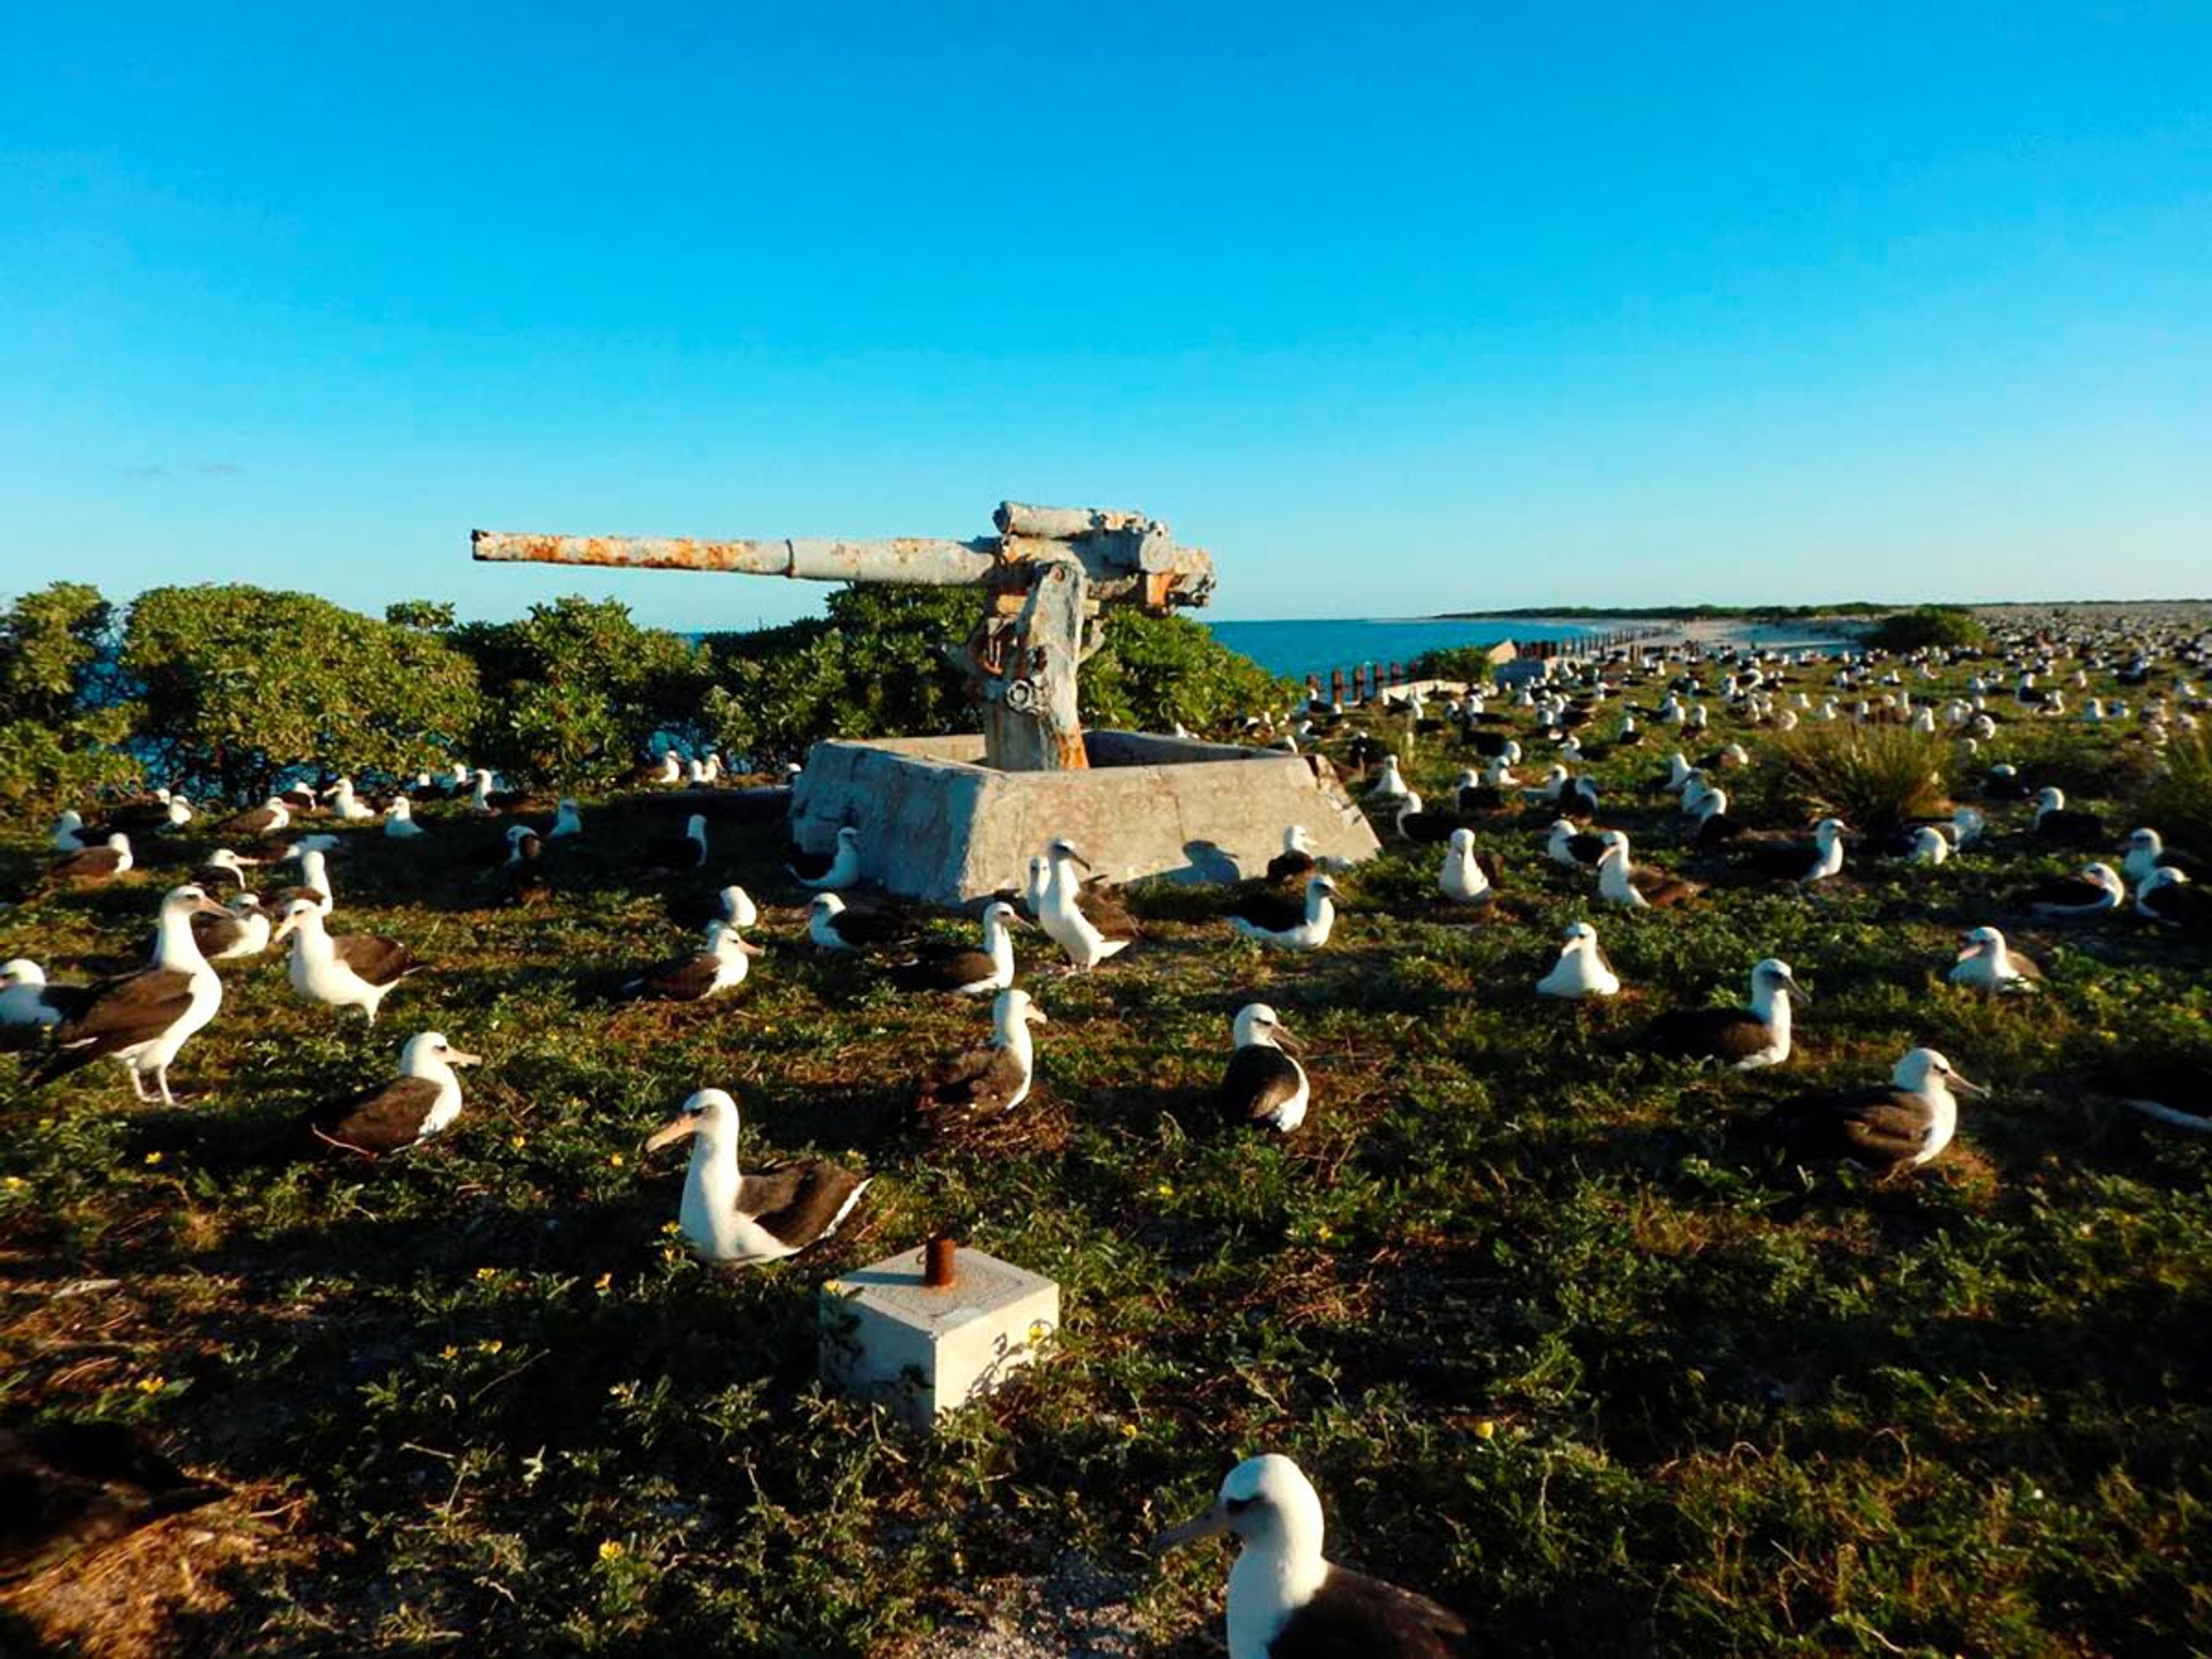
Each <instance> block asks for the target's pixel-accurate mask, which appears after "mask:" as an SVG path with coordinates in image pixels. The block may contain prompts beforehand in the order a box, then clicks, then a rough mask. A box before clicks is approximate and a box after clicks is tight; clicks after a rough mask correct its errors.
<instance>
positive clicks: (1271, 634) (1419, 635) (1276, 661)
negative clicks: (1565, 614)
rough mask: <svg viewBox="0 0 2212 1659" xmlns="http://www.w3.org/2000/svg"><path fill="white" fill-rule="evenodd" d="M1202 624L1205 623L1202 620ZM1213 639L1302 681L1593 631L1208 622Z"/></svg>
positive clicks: (1389, 622)
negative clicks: (1446, 652)
mask: <svg viewBox="0 0 2212 1659" xmlns="http://www.w3.org/2000/svg"><path fill="white" fill-rule="evenodd" d="M1200 620H1201V621H1203V620H1204V619H1203V618H1200ZM1206 626H1207V627H1208V628H1210V629H1212V630H1213V637H1214V638H1215V639H1217V640H1219V641H1221V642H1222V644H1224V645H1225V646H1227V647H1229V648H1230V649H1231V650H1232V651H1239V652H1242V653H1243V654H1244V655H1246V656H1248V657H1249V658H1251V659H1252V660H1253V661H1254V662H1256V663H1258V664H1259V665H1260V666H1261V667H1262V668H1264V669H1266V670H1267V671H1269V672H1270V673H1274V674H1287V675H1291V676H1292V677H1294V678H1295V677H1297V676H1302V675H1306V674H1320V675H1322V676H1323V677H1326V676H1327V675H1328V671H1330V670H1331V669H1334V668H1342V669H1346V670H1347V671H1348V670H1351V669H1353V668H1357V667H1358V666H1359V665H1362V664H1363V663H1370V662H1371V663H1383V664H1389V663H1394V662H1401V663H1406V664H1408V665H1410V664H1411V663H1412V662H1413V659H1414V658H1415V657H1418V656H1419V655H1420V654H1421V653H1422V652H1424V651H1436V650H1441V649H1443V647H1447V646H1455V645H1495V644H1497V643H1498V641H1500V640H1568V639H1577V638H1579V637H1580V636H1581V635H1584V634H1587V633H1589V631H1590V630H1589V629H1586V628H1583V627H1579V626H1577V624H1575V623H1561V622H1544V621H1541V620H1540V619H1537V618H1533V617H1516V618H1514V619H1513V620H1511V621H1510V622H1444V621H1438V620H1437V619H1436V618H1433V617H1405V618H1402V619H1395V620H1394V619H1392V618H1389V617H1377V618H1370V619H1365V620H1363V619H1361V618H1358V617H1344V618H1332V619H1328V620H1323V621H1317V622H1208V623H1206Z"/></svg>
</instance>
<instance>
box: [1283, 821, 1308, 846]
mask: <svg viewBox="0 0 2212 1659" xmlns="http://www.w3.org/2000/svg"><path fill="white" fill-rule="evenodd" d="M1283 850H1284V851H1285V853H1306V852H1310V851H1312V844H1311V841H1310V837H1309V836H1307V835H1306V827H1305V825H1304V824H1303V823H1294V824H1291V826H1290V827H1289V828H1288V829H1285V830H1284V831H1283Z"/></svg>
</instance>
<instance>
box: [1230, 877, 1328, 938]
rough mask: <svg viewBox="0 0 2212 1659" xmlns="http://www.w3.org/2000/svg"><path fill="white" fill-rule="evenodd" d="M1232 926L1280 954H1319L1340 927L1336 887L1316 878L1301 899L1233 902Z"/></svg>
mask: <svg viewBox="0 0 2212 1659" xmlns="http://www.w3.org/2000/svg"><path fill="white" fill-rule="evenodd" d="M1229 925H1230V926H1231V927H1234V928H1235V929H1236V930H1237V932H1238V933H1240V934H1242V935H1243V937H1244V938H1246V939H1255V940H1256V941H1258V942H1259V943H1260V944H1261V945H1271V946H1273V948H1275V949H1276V950H1279V951H1318V950H1320V949H1321V948H1322V945H1326V944H1328V936H1329V933H1330V932H1331V930H1332V929H1334V927H1335V926H1336V884H1335V883H1334V881H1331V880H1330V879H1329V878H1328V877H1327V876H1314V877H1312V878H1309V879H1308V881H1307V882H1306V890H1305V892H1304V895H1303V896H1294V895H1292V894H1289V893H1274V892H1261V893H1246V894H1243V895H1242V896H1239V897H1238V898H1237V899H1235V900H1233V901H1231V903H1230V906H1229Z"/></svg>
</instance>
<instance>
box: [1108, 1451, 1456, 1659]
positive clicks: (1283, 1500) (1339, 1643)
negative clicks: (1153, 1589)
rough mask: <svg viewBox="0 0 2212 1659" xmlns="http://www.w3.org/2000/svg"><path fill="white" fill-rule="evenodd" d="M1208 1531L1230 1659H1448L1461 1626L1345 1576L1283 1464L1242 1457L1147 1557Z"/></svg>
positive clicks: (1408, 1597) (1360, 1577) (1303, 1486)
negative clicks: (1221, 1572)
mask: <svg viewBox="0 0 2212 1659" xmlns="http://www.w3.org/2000/svg"><path fill="white" fill-rule="evenodd" d="M1217 1533H1233V1534H1236V1536H1237V1541H1238V1543H1239V1544H1240V1546H1241V1547H1240V1548H1239V1550H1238V1551H1237V1560H1236V1564H1235V1565H1232V1566H1231V1568H1230V1569H1229V1632H1228V1633H1229V1659H1332V1656H1336V1659H1455V1656H1459V1655H1463V1654H1467V1653H1469V1652H1471V1651H1472V1647H1471V1645H1470V1643H1471V1638H1470V1636H1469V1633H1468V1626H1467V1621H1466V1620H1462V1618H1460V1616H1459V1615H1458V1614H1457V1613H1453V1612H1451V1611H1449V1609H1448V1608H1445V1607H1439V1606H1438V1605H1437V1603H1436V1602H1434V1601H1430V1600H1429V1599H1428V1598H1427V1597H1426V1596H1422V1595H1414V1594H1413V1592H1412V1591H1411V1590H1404V1589H1399V1588H1398V1587H1397V1586H1396V1585H1395V1584H1389V1583H1384V1582H1383V1580H1381V1579H1379V1578H1370V1577H1367V1576H1366V1575H1365V1574H1364V1573H1357V1572H1348V1571H1346V1570H1345V1569H1344V1568H1342V1567H1340V1566H1335V1565H1332V1564H1331V1563H1330V1562H1329V1561H1328V1559H1326V1558H1324V1557H1323V1556H1322V1510H1321V1498H1320V1495H1319V1494H1318V1493H1316V1492H1315V1491H1314V1488H1313V1483H1312V1482H1311V1481H1310V1480H1307V1479H1306V1477H1305V1475H1304V1472H1303V1471H1301V1470H1300V1469H1299V1468H1298V1466H1297V1464H1296V1463H1293V1462H1291V1460H1290V1459H1289V1458H1287V1457H1284V1456H1281V1455H1278V1454H1275V1453H1269V1454H1267V1455H1265V1456H1261V1457H1253V1458H1248V1459H1246V1460H1245V1461H1244V1462H1242V1463H1239V1464H1238V1465H1237V1467H1236V1468H1233V1469H1231V1470H1230V1472H1229V1475H1228V1478H1227V1479H1226V1480H1224V1481H1223V1482H1222V1483H1221V1490H1220V1492H1219V1493H1218V1494H1217V1495H1216V1497H1215V1498H1214V1500H1213V1504H1212V1507H1211V1508H1209V1509H1208V1510H1206V1512H1205V1513H1204V1514H1202V1515H1198V1516H1193V1517H1192V1518H1191V1519H1190V1520H1188V1521H1186V1522H1183V1523H1182V1525H1181V1526H1178V1527H1170V1528H1168V1530H1167V1531H1165V1532H1164V1533H1162V1534H1160V1535H1159V1536H1158V1538H1156V1539H1154V1540H1153V1541H1152V1549H1153V1552H1154V1553H1164V1552H1166V1551H1168V1550H1170V1549H1174V1548H1176V1547H1177V1546H1179V1545H1182V1544H1188V1543H1189V1542H1191V1541H1194V1540H1195V1539H1200V1538H1210V1537H1212V1536H1213V1535H1214V1534H1217Z"/></svg>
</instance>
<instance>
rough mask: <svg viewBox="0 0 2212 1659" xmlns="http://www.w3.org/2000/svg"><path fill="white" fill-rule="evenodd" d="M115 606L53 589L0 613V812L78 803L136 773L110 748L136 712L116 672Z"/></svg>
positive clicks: (64, 586) (81, 588) (63, 586)
mask: <svg viewBox="0 0 2212 1659" xmlns="http://www.w3.org/2000/svg"><path fill="white" fill-rule="evenodd" d="M116 651H117V641H116V618H115V609H114V607H113V606H112V605H109V604H108V603H107V601H106V600H105V599H102V598H100V590H99V589H98V588H96V587H92V586H87V585H86V584H84V583H82V582H56V583H54V584H53V585H52V586H50V587H46V588H43V589H41V590H40V591H39V592H36V593H26V594H24V595H22V596H21V598H19V599H16V601H15V603H14V604H13V605H10V606H9V607H8V610H7V611H6V613H5V614H4V615H0V811H8V812H18V811H28V810H31V809H33V808H44V807H49V806H52V805H58V804H63V803H66V802H68V801H70V800H82V799H86V798H88V797H89V796H91V795H93V794H94V793H97V792H98V791H100V789H102V788H106V787H111V786H113V785H118V784H123V783H127V782H129V781H131V780H133V779H135V778H136V777H137V773H138V767H137V762H136V761H134V760H133V759H131V757H130V755H129V754H128V753H126V752H125V751H123V750H121V748H120V747H119V745H121V744H123V742H124V741H125V738H128V737H129V735H130V732H131V723H132V720H133V717H134V715H135V714H137V709H136V708H135V707H134V706H133V705H131V703H130V702H127V701H126V699H125V686H124V685H123V684H122V683H121V678H120V676H119V674H118V671H117V667H116Z"/></svg>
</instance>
